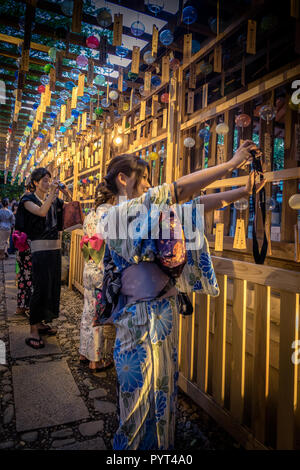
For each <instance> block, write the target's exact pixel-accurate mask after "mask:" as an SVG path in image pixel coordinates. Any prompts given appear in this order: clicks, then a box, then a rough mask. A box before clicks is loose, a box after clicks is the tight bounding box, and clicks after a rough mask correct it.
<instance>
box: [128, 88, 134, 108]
mask: <svg viewBox="0 0 300 470" xmlns="http://www.w3.org/2000/svg"><path fill="white" fill-rule="evenodd" d="M133 93H134V90H133V88H131V92H130V104H129V109H130V111H131V110H132V104H133Z"/></svg>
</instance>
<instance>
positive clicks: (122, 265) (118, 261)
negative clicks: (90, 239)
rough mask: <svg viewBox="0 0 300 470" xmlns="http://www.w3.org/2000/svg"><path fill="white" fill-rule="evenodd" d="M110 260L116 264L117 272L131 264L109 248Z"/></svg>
mask: <svg viewBox="0 0 300 470" xmlns="http://www.w3.org/2000/svg"><path fill="white" fill-rule="evenodd" d="M110 253H111V257H112V260H113V262H114V264H115V265H116V267H117V269H118V271H119V272H122V271H123V269H126V268H129V266H131V264H130V263H128V262H127V261H126V260H125V259H124V258H123V257H122V256H120V255H118V254H117V253H116V252H115V251H114V250H110Z"/></svg>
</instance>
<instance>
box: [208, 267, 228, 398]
mask: <svg viewBox="0 0 300 470" xmlns="http://www.w3.org/2000/svg"><path fill="white" fill-rule="evenodd" d="M218 283H219V287H220V295H219V297H217V298H216V302H215V306H216V307H215V334H214V347H213V377H212V386H213V397H214V399H215V400H216V401H217V402H218V403H219V404H220V405H222V406H223V404H224V395H225V353H226V316H227V305H226V304H227V276H226V275H220V276H218Z"/></svg>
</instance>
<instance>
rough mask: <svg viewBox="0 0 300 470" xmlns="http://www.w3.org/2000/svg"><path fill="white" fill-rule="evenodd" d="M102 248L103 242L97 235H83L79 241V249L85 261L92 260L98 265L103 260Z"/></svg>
mask: <svg viewBox="0 0 300 470" xmlns="http://www.w3.org/2000/svg"><path fill="white" fill-rule="evenodd" d="M104 247H105V243H104V240H103V238H101V237H100V235H98V234H96V235H93V236H92V237H89V236H87V235H84V236H83V237H82V239H81V241H80V248H81V250H82V253H83V257H84V259H85V261H89V260H90V259H92V260H93V261H94V262H95V263H96V264H99V263H100V261H101V260H102V258H103V255H104Z"/></svg>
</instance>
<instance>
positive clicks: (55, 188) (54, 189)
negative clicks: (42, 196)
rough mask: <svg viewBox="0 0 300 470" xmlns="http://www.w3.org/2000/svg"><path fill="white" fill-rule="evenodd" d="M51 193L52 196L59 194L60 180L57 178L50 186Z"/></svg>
mask: <svg viewBox="0 0 300 470" xmlns="http://www.w3.org/2000/svg"><path fill="white" fill-rule="evenodd" d="M49 193H50V194H51V196H54V195H56V194H58V181H56V180H53V181H51V183H50V187H49Z"/></svg>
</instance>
